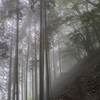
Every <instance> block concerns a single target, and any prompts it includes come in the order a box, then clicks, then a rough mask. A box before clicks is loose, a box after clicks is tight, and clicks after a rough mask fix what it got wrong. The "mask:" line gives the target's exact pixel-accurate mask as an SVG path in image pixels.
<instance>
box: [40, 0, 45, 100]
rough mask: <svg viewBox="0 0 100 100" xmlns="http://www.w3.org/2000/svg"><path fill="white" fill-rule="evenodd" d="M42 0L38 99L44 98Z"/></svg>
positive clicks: (42, 99) (41, 4)
mask: <svg viewBox="0 0 100 100" xmlns="http://www.w3.org/2000/svg"><path fill="white" fill-rule="evenodd" d="M42 8H43V0H40V100H44V34H43V18H42V17H43V13H42V12H43V11H42Z"/></svg>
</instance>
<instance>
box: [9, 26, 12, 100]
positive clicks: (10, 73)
mask: <svg viewBox="0 0 100 100" xmlns="http://www.w3.org/2000/svg"><path fill="white" fill-rule="evenodd" d="M12 28H13V27H12ZM12 32H13V31H12ZM12 42H13V36H12V37H11V47H10V63H9V81H8V100H11V81H12V80H11V75H12Z"/></svg>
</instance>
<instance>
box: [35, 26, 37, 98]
mask: <svg viewBox="0 0 100 100" xmlns="http://www.w3.org/2000/svg"><path fill="white" fill-rule="evenodd" d="M36 34H37V32H36V25H35V100H37V44H36V43H37V40H36V39H37V36H36Z"/></svg>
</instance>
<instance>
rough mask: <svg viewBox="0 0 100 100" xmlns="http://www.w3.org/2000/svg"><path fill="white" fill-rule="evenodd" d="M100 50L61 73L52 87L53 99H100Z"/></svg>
mask: <svg viewBox="0 0 100 100" xmlns="http://www.w3.org/2000/svg"><path fill="white" fill-rule="evenodd" d="M99 94H100V51H97V52H96V53H94V54H93V55H91V57H89V58H86V59H84V60H82V61H80V62H79V63H77V64H76V65H75V66H74V67H73V68H72V69H71V70H70V71H69V72H68V73H64V74H61V75H60V76H59V77H58V78H57V79H56V81H55V82H54V84H53V86H52V89H51V98H52V100H100V95H99Z"/></svg>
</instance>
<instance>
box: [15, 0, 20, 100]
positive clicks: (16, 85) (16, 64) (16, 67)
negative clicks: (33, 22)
mask: <svg viewBox="0 0 100 100" xmlns="http://www.w3.org/2000/svg"><path fill="white" fill-rule="evenodd" d="M18 4H19V1H18V0H17V28H16V50H15V71H14V72H15V91H16V96H15V97H16V99H15V98H14V100H19V88H18V87H19V86H18V85H19V83H18V36H19V7H18ZM14 95H15V94H14Z"/></svg>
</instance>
